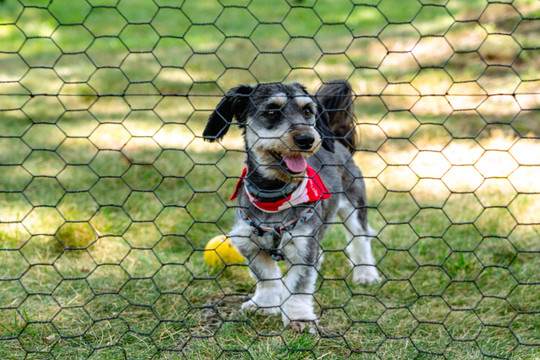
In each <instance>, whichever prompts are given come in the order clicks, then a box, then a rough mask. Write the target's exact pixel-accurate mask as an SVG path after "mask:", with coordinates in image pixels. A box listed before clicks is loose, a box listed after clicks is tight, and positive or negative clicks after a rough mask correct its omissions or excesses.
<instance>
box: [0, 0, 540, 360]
mask: <svg viewBox="0 0 540 360" xmlns="http://www.w3.org/2000/svg"><path fill="white" fill-rule="evenodd" d="M539 17H540V4H539V3H538V1H535V0H513V1H488V0H350V1H345V0H343V1H330V0H303V1H301V0H279V1H263V0H252V1H243V0H197V1H195V0H193V1H192V0H185V1H177V0H176V1H172V0H169V1H167V0H153V1H152V0H129V1H128V0H116V1H112V0H84V1H83V0H81V1H72V0H53V1H43V0H40V1H37V0H4V1H1V2H0V148H1V149H2V151H0V345H2V346H0V355H3V356H4V357H5V358H8V357H9V358H14V359H15V358H26V356H27V355H28V354H34V355H32V356H36V357H38V358H41V357H40V356H45V357H44V358H115V359H116V358H126V357H127V358H129V357H130V356H142V357H143V358H152V357H153V358H170V359H173V358H182V357H188V358H201V359H203V358H215V357H217V356H220V354H222V353H223V352H227V354H233V355H234V356H237V357H238V358H244V357H246V358H266V357H265V356H270V357H269V358H272V356H273V358H275V357H284V356H298V358H302V356H303V355H305V354H306V353H308V354H310V355H311V356H312V357H317V358H319V357H321V358H322V357H324V356H325V355H324V354H328V353H333V354H336V353H339V354H344V355H343V358H348V357H351V358H356V356H358V358H364V357H369V358H371V357H377V358H396V357H402V358H432V357H431V356H439V357H440V358H452V359H470V358H479V357H482V356H486V357H492V358H516V359H517V358H523V359H532V358H534V357H535V356H536V355H535V354H536V353H537V348H538V345H539V344H540V334H539V329H540V323H539V318H538V312H539V311H540V302H539V301H540V300H539V298H538V283H539V278H538V271H537V269H538V267H539V266H540V258H539V256H538V253H539V251H540V242H539V241H538V239H539V235H540V224H539V215H538V214H540V205H539V204H540V185H539V183H540V182H539V181H538V179H539V178H540V158H539V155H538V154H539V153H540V141H539V135H540V121H539V120H538V119H539V114H540V73H539V70H538V69H540V20H539ZM336 79H347V80H348V81H349V82H350V83H351V85H352V87H353V90H354V93H355V97H356V102H355V105H356V116H357V131H358V132H359V135H360V138H361V144H360V147H359V148H358V149H357V150H358V151H357V152H356V153H355V155H354V157H355V160H356V162H357V164H358V165H359V166H360V167H361V168H362V170H363V172H364V175H365V181H366V184H367V188H368V197H369V206H370V210H369V214H370V219H371V220H370V222H371V224H372V226H373V227H374V228H375V229H376V230H377V231H378V236H377V238H376V239H374V241H373V242H374V248H375V253H376V257H377V261H378V263H377V266H378V269H379V271H381V273H382V274H383V276H384V278H385V279H386V280H385V281H384V282H383V283H382V284H381V285H374V286H373V287H368V288H362V287H353V286H352V285H351V284H350V283H349V278H348V274H349V273H350V266H349V264H348V260H347V259H348V258H347V255H346V254H345V252H344V251H343V250H344V248H345V247H346V245H347V244H346V243H345V242H344V236H343V235H344V232H346V231H347V229H346V228H345V227H344V226H343V225H340V224H335V225H333V226H332V229H331V231H330V234H329V236H328V239H327V240H326V242H325V243H324V244H323V247H324V249H325V250H327V252H328V253H327V254H326V255H325V258H326V262H325V263H324V265H323V267H322V269H321V280H320V281H319V283H318V290H317V294H316V298H317V306H318V311H319V313H321V327H323V328H325V329H326V330H327V331H328V333H331V334H337V336H335V337H331V336H326V337H324V336H323V338H319V339H318V340H317V339H316V338H307V339H306V338H298V337H295V336H293V335H292V334H288V333H283V332H282V330H281V329H280V322H279V319H266V318H265V317H259V316H257V315H256V316H254V317H246V316H245V315H240V314H238V313H236V312H235V311H236V310H237V308H238V307H239V304H240V300H238V295H239V294H243V295H244V296H245V295H246V294H247V293H249V291H250V290H251V287H252V285H253V284H252V282H251V280H250V278H249V276H248V274H247V270H246V269H245V268H244V266H243V265H234V266H230V265H227V264H223V266H222V267H221V268H220V269H219V271H216V270H215V269H214V270H212V269H209V268H208V267H206V266H205V264H204V261H203V256H202V253H203V251H204V245H205V244H206V242H207V241H208V240H209V239H210V238H212V237H213V236H215V235H218V234H222V233H225V234H226V233H227V231H228V230H229V229H230V228H231V226H232V224H233V222H234V213H235V208H234V204H233V203H232V202H230V201H228V200H227V199H228V198H229V196H230V194H231V193H232V191H233V189H234V186H235V184H236V181H237V180H238V176H239V175H240V173H241V168H242V166H241V165H240V164H241V163H242V159H243V156H244V154H243V143H242V138H241V132H240V131H239V130H238V129H236V128H235V129H233V130H232V132H231V133H229V134H228V136H227V137H226V138H225V139H224V140H223V141H222V142H221V143H219V144H209V143H205V142H203V141H202V139H201V134H202V129H203V128H204V125H205V122H206V119H207V118H208V115H209V114H210V113H211V111H212V110H213V109H214V107H215V106H216V104H217V103H218V102H219V100H220V99H221V97H222V96H223V94H224V93H225V92H226V91H227V90H228V89H229V88H231V87H233V86H236V85H239V84H244V83H246V84H256V83H262V82H293V81H299V82H301V83H303V84H304V85H306V86H307V87H308V89H309V90H310V91H311V92H314V91H316V89H317V88H318V87H319V86H320V85H321V84H322V83H324V82H327V81H331V80H336ZM336 294H337V295H336ZM254 320H256V321H254ZM205 339H210V340H211V341H209V342H208V341H206V340H205ZM203 340H204V341H203ZM268 349H270V350H268ZM336 351H337V352H336ZM134 354H135V355H134Z"/></svg>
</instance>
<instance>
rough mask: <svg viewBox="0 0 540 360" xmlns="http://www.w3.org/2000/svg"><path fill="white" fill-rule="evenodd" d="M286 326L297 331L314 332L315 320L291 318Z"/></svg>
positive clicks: (315, 330)
mask: <svg viewBox="0 0 540 360" xmlns="http://www.w3.org/2000/svg"><path fill="white" fill-rule="evenodd" d="M287 328H288V329H290V330H292V331H294V332H297V333H306V332H307V333H308V334H316V333H317V322H316V321H315V320H293V321H291V322H290V323H289V325H288V326H287Z"/></svg>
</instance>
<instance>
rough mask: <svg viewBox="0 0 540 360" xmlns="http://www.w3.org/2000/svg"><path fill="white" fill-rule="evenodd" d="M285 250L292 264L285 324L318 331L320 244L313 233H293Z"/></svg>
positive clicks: (286, 298)
mask: <svg viewBox="0 0 540 360" xmlns="http://www.w3.org/2000/svg"><path fill="white" fill-rule="evenodd" d="M283 253H284V255H285V259H286V260H287V261H288V262H289V264H290V268H289V270H288V272H287V276H286V277H285V279H284V283H285V289H284V291H283V306H282V312H281V314H282V320H283V324H284V325H285V327H289V328H290V329H292V330H294V331H298V332H304V331H306V330H308V331H309V332H310V333H315V331H316V324H317V320H318V319H317V315H315V312H314V309H313V293H314V291H315V281H316V280H317V263H318V258H319V255H320V250H319V244H318V242H317V240H316V239H315V238H313V237H309V236H299V237H293V238H292V239H291V240H290V241H289V242H288V244H286V245H285V246H284V247H283Z"/></svg>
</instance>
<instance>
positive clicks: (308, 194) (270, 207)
mask: <svg viewBox="0 0 540 360" xmlns="http://www.w3.org/2000/svg"><path fill="white" fill-rule="evenodd" d="M246 176H247V169H246V168H245V169H244V170H243V171H242V176H241V177H240V179H239V180H238V183H237V184H236V189H235V190H234V193H233V195H232V196H231V198H230V200H234V199H236V198H237V196H238V193H239V191H240V188H241V187H242V184H243V185H244V190H245V192H246V195H247V197H248V199H249V201H250V202H251V203H252V204H253V205H254V206H255V207H257V208H258V209H259V210H261V211H264V212H268V213H275V212H279V211H283V210H285V209H289V208H291V207H293V206H295V205H300V204H305V203H310V202H316V201H319V200H325V199H328V198H329V197H330V196H331V194H330V193H329V192H328V189H327V188H326V186H325V185H324V183H323V181H322V180H321V177H320V176H319V174H318V173H317V172H316V171H315V170H314V169H313V168H312V167H311V166H309V165H308V167H307V171H306V176H305V177H304V178H303V179H302V181H301V182H300V184H299V185H298V186H297V187H296V189H295V190H294V191H293V192H292V193H291V194H289V195H284V194H285V192H284V191H283V189H280V190H279V191H276V193H275V194H276V195H282V197H281V199H279V200H277V201H263V200H264V199H261V198H258V197H257V196H256V195H254V194H253V193H251V192H250V186H249V185H248V184H247V181H245V179H246Z"/></svg>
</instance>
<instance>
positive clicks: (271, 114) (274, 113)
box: [264, 110, 280, 120]
mask: <svg viewBox="0 0 540 360" xmlns="http://www.w3.org/2000/svg"><path fill="white" fill-rule="evenodd" d="M279 114H280V112H279V110H266V111H265V112H264V116H266V117H267V118H268V119H272V120H274V119H277V118H279Z"/></svg>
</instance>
